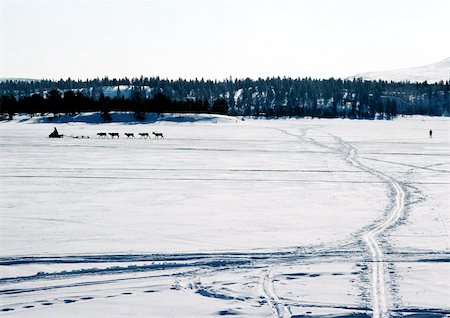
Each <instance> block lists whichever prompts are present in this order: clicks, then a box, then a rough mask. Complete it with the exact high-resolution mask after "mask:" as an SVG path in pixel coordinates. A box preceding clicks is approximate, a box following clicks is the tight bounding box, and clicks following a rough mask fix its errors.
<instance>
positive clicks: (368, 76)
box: [350, 57, 450, 83]
mask: <svg viewBox="0 0 450 318" xmlns="http://www.w3.org/2000/svg"><path fill="white" fill-rule="evenodd" d="M359 77H361V78H363V79H365V80H378V79H382V80H386V81H394V82H401V81H410V82H424V81H427V82H428V83H435V82H439V81H441V80H442V81H446V80H448V79H450V57H448V58H446V59H444V60H442V61H439V62H436V63H432V64H428V65H423V66H418V67H411V68H403V69H397V70H390V71H380V72H368V73H362V74H356V75H354V76H351V77H350V78H359Z"/></svg>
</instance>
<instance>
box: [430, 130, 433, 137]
mask: <svg viewBox="0 0 450 318" xmlns="http://www.w3.org/2000/svg"><path fill="white" fill-rule="evenodd" d="M430 138H433V131H432V130H431V129H430Z"/></svg>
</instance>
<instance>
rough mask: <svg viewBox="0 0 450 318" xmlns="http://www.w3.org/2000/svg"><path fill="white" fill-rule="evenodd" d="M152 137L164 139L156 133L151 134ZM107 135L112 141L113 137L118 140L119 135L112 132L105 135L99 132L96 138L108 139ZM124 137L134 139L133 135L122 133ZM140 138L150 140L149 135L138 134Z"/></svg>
mask: <svg viewBox="0 0 450 318" xmlns="http://www.w3.org/2000/svg"><path fill="white" fill-rule="evenodd" d="M152 134H153V135H155V138H156V139H159V138H162V139H164V135H163V134H162V133H158V132H152ZM108 135H109V136H111V138H112V139H114V137H117V138H119V133H116V132H113V133H111V132H110V133H105V132H99V133H97V136H98V137H99V138H108ZM124 135H125V136H126V137H127V138H135V136H134V133H124ZM138 135H139V136H140V137H141V138H144V139H147V138H150V134H149V133H139V134H138Z"/></svg>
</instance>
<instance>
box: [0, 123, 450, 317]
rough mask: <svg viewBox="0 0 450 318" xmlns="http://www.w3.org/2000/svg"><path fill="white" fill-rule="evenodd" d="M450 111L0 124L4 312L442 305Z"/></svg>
mask: <svg viewBox="0 0 450 318" xmlns="http://www.w3.org/2000/svg"><path fill="white" fill-rule="evenodd" d="M449 124H450V119H448V118H426V117H414V118H400V119H396V120H393V121H351V120H323V119H322V120H307V119H303V120H294V119H292V120H289V119H284V120H281V119H280V120H251V119H246V120H245V121H241V120H237V119H235V118H232V117H225V116H217V117H214V116H213V117H211V116H191V117H189V116H186V117H183V118H180V117H166V118H164V119H161V120H158V121H155V122H152V123H148V124H134V123H110V124H88V123H82V122H78V123H58V124H49V123H39V124H38V123H36V120H14V121H11V122H1V123H0V163H1V167H2V168H1V171H0V189H1V193H0V310H1V312H0V314H1V315H3V316H5V317H9V316H13V317H94V316H95V317H123V316H129V317H213V316H227V315H230V316H246V317H295V316H297V317H299V316H302V317H303V316H305V317H309V316H311V317H312V316H315V317H319V316H320V317H336V316H341V317H347V316H351V315H360V316H362V317H364V316H373V317H389V316H408V315H416V316H418V315H421V316H420V317H444V316H448V315H450V305H449V304H450V302H449V299H450V292H449V291H450V267H449V265H448V264H449V263H448V262H449V260H450V233H449V227H450V199H449V198H450V185H449V184H450V178H449V176H450V125H449ZM53 126H56V127H57V128H58V130H59V132H60V133H62V134H64V135H65V137H64V138H61V139H49V138H46V137H47V136H48V134H49V133H50V132H51V131H52V130H53ZM429 129H433V138H429V137H428V131H429ZM153 131H155V132H162V133H164V137H165V138H164V139H158V140H156V139H141V138H139V137H138V135H137V134H138V133H140V132H148V133H150V135H151V133H152V132H153ZM98 132H118V133H120V138H119V139H111V138H108V139H102V138H98V137H97V133H98ZM131 132H133V133H134V134H135V135H136V136H137V138H134V139H131V138H130V139H127V138H125V136H124V133H131ZM70 136H89V137H90V138H89V139H81V138H71V137H70Z"/></svg>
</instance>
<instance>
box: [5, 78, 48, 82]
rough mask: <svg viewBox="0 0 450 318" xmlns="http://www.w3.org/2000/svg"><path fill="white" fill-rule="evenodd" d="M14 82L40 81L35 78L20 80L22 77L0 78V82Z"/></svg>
mask: <svg viewBox="0 0 450 318" xmlns="http://www.w3.org/2000/svg"><path fill="white" fill-rule="evenodd" d="M6 81H13V82H34V81H39V80H38V79H34V78H20V77H0V82H6Z"/></svg>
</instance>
